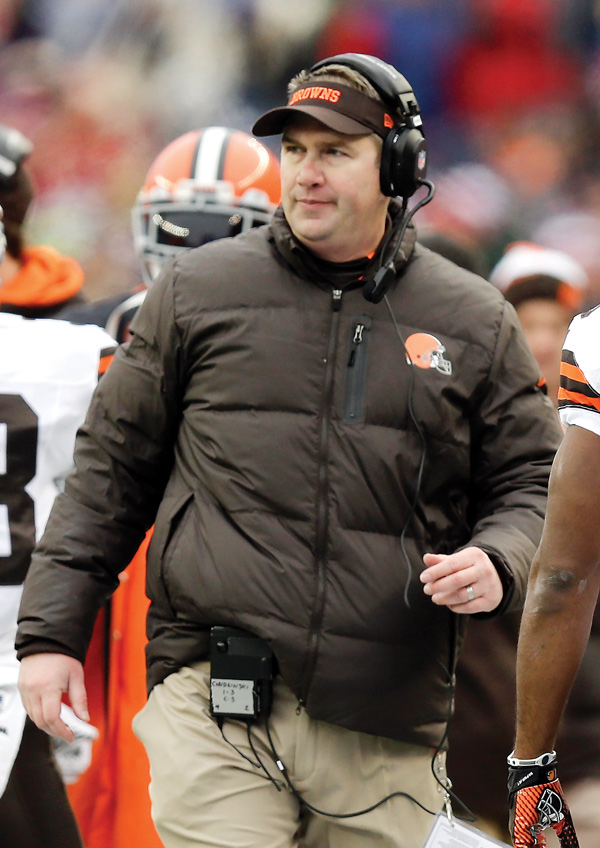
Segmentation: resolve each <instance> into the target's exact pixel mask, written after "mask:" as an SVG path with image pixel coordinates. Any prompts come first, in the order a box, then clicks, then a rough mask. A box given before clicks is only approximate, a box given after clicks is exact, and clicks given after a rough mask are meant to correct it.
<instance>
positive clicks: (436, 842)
mask: <svg viewBox="0 0 600 848" xmlns="http://www.w3.org/2000/svg"><path fill="white" fill-rule="evenodd" d="M499 845H501V846H502V848H510V845H507V843H506V842H500V840H499V839H494V837H493V836H488V835H487V834H486V833H482V832H481V831H480V830H477V828H475V827H471V826H470V825H468V824H464V823H463V822H459V821H458V820H457V819H452V822H450V821H449V820H448V816H446V815H445V814H444V813H438V814H437V816H436V817H435V822H434V825H433V827H432V828H431V833H430V834H429V838H428V839H427V842H426V843H425V845H424V846H423V848H498V846H499Z"/></svg>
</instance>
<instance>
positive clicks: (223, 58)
mask: <svg viewBox="0 0 600 848" xmlns="http://www.w3.org/2000/svg"><path fill="white" fill-rule="evenodd" d="M345 51H356V52H364V53H372V54H375V55H377V56H379V57H381V58H382V59H384V60H386V61H388V62H390V63H391V64H393V65H394V66H396V67H397V68H398V70H400V71H401V73H403V74H404V75H405V76H406V77H407V78H408V80H409V81H410V83H411V84H412V86H413V88H414V90H415V92H416V94H417V98H418V100H419V103H420V105H421V110H422V113H423V118H424V126H425V131H426V134H427V138H428V142H429V147H430V176H431V177H432V178H433V179H434V181H435V182H436V185H437V192H436V196H435V198H434V200H433V202H432V203H431V204H430V205H429V206H428V207H426V209H424V210H422V211H421V212H419V215H418V218H417V225H418V227H419V229H420V230H422V231H426V230H435V231H440V232H443V233H445V234H447V235H449V236H451V237H452V238H453V239H455V240H457V241H459V242H460V243H461V244H463V245H465V246H466V247H468V248H469V249H470V250H471V251H472V252H473V253H474V255H476V256H477V258H478V261H479V262H480V267H481V272H482V273H483V274H484V275H487V274H488V272H489V270H490V268H491V267H492V266H493V265H494V263H495V262H496V261H497V260H498V259H499V257H500V256H501V255H502V251H503V249H504V247H505V246H506V245H507V244H508V243H510V242H512V241H514V240H516V239H530V240H533V241H536V242H538V243H540V244H544V245H547V246H551V247H555V248H559V249H561V250H564V251H566V252H568V253H570V254H571V255H572V256H574V257H575V258H576V259H577V260H579V261H580V262H581V263H582V264H583V265H584V267H585V269H586V270H587V271H588V274H589V276H590V280H591V284H590V293H589V299H590V301H591V302H594V303H595V302H597V301H600V157H599V155H598V151H599V148H600V3H598V2H597V0H302V2H299V3H290V2H285V0H0V122H1V123H3V124H8V125H11V126H15V127H17V128H18V129H20V130H21V131H22V132H23V133H24V134H25V135H26V136H28V137H29V138H30V139H31V140H32V141H33V143H34V145H35V149H34V152H33V154H32V156H31V158H30V160H28V168H29V171H30V173H31V175H32V178H33V180H34V183H35V187H36V190H37V197H36V201H35V205H34V208H33V211H32V214H31V217H30V220H29V225H28V226H29V232H30V239H31V241H34V242H36V243H40V242H41V243H49V244H52V245H54V246H55V247H56V248H58V249H59V250H61V251H62V252H65V253H67V254H70V255H72V256H74V257H75V258H77V259H78V260H79V262H80V263H81V264H82V266H83V268H84V270H85V273H86V286H85V292H86V294H87V296H88V298H90V299H92V300H95V299H98V298H100V297H102V296H104V295H108V294H112V293H117V292H120V291H125V290H128V289H130V288H131V286H132V284H135V283H136V282H137V281H138V278H139V269H138V265H137V261H136V259H135V257H134V254H133V248H132V238H131V228H130V209H131V206H132V204H133V202H134V199H135V196H136V193H137V191H138V190H139V188H140V187H141V185H142V182H143V179H144V175H145V173H146V170H147V169H148V167H149V165H150V163H151V162H152V160H153V159H154V157H155V156H156V154H157V153H158V152H159V151H160V149H161V148H162V147H164V146H165V144H167V143H168V142H169V141H171V140H172V139H173V138H174V137H176V136H177V135H179V134H181V133H183V132H186V131H187V130H189V129H192V128H195V127H200V126H203V125H207V124H223V125H226V126H230V127H234V128H238V129H241V130H245V131H246V132H249V131H250V127H251V126H252V123H253V121H254V119H255V117H256V116H257V115H258V114H260V113H261V112H262V111H263V110H265V109H266V108H270V107H271V106H274V105H279V104H281V103H283V102H284V100H285V92H286V84H287V81H288V79H289V78H290V77H291V76H292V75H293V74H294V73H296V72H297V71H298V70H299V69H300V68H302V67H307V66H309V65H310V64H311V63H312V62H314V61H316V60H317V59H320V58H323V57H325V56H329V55H332V54H335V53H338V52H345ZM273 149H274V150H276V148H275V147H274V148H273Z"/></svg>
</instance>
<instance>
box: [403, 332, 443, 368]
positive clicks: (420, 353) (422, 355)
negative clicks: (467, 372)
mask: <svg viewBox="0 0 600 848" xmlns="http://www.w3.org/2000/svg"><path fill="white" fill-rule="evenodd" d="M404 346H405V349H406V361H407V362H408V363H409V364H412V365H416V366H417V368H435V370H436V371H439V372H440V373H441V374H446V375H447V376H450V374H452V363H451V362H450V360H448V359H446V357H445V356H444V353H445V352H446V348H445V347H444V345H443V344H442V343H441V341H440V340H439V339H436V337H435V336H432V335H430V334H429V333H413V334H412V335H411V336H409V337H408V338H407V339H406V342H405V345H404Z"/></svg>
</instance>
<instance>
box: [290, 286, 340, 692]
mask: <svg viewBox="0 0 600 848" xmlns="http://www.w3.org/2000/svg"><path fill="white" fill-rule="evenodd" d="M342 294H343V292H342V290H341V289H333V291H332V293H331V309H332V319H331V326H330V329H329V344H328V346H327V366H326V369H325V383H324V389H323V402H322V406H321V432H320V435H319V453H318V462H319V470H318V475H319V476H318V485H317V502H316V507H317V508H316V514H317V526H316V531H315V571H316V581H317V588H316V594H315V603H314V606H313V611H312V615H311V619H310V630H309V637H308V647H307V652H306V661H305V664H304V674H303V675H302V686H301V694H300V699H299V702H298V706H299V707H303V706H304V705H305V704H306V701H307V698H308V689H309V687H310V681H311V678H312V675H313V672H314V668H315V663H316V659H317V650H318V647H319V630H320V627H321V621H322V618H323V608H324V606H325V571H326V566H325V561H326V557H327V535H328V529H329V526H328V525H329V516H328V503H327V495H328V491H329V474H328V468H327V456H328V452H329V424H330V418H331V401H332V396H333V378H334V373H335V353H336V348H337V344H336V343H337V336H338V325H339V313H340V309H341V307H342Z"/></svg>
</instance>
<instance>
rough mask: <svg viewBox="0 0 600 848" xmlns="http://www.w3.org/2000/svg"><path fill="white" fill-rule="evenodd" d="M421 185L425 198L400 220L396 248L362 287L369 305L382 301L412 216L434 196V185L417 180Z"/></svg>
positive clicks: (393, 274) (392, 278)
mask: <svg viewBox="0 0 600 848" xmlns="http://www.w3.org/2000/svg"><path fill="white" fill-rule="evenodd" d="M419 183H420V184H421V185H424V186H427V194H426V196H425V197H424V198H423V199H422V200H420V201H419V202H418V203H416V204H415V205H414V206H413V208H412V209H411V210H410V212H409V213H408V214H407V215H405V216H404V217H403V218H402V223H401V224H400V232H399V234H398V240H397V242H396V246H395V247H394V250H393V252H392V255H391V256H390V258H389V259H388V261H387V262H386V263H385V265H382V266H381V268H379V270H378V271H377V272H376V274H375V276H374V277H373V278H372V279H370V280H367V281H366V282H365V284H364V286H363V290H362V293H363V297H364V298H365V300H368V301H370V302H371V303H379V302H380V301H381V300H382V299H383V296H384V294H385V293H386V291H387V290H388V288H389V287H390V285H391V284H392V282H393V280H394V277H395V275H396V271H395V268H394V262H395V261H396V256H397V255H398V251H399V250H400V246H401V245H402V240H403V239H404V234H405V232H406V229H407V227H408V225H409V224H410V222H411V221H412V219H413V215H414V214H415V212H417V210H418V209H422V208H423V206H426V205H427V204H428V203H429V202H430V200H432V198H433V195H434V194H435V185H434V184H433V183H432V182H431V180H425V179H421V180H419Z"/></svg>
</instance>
